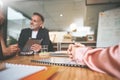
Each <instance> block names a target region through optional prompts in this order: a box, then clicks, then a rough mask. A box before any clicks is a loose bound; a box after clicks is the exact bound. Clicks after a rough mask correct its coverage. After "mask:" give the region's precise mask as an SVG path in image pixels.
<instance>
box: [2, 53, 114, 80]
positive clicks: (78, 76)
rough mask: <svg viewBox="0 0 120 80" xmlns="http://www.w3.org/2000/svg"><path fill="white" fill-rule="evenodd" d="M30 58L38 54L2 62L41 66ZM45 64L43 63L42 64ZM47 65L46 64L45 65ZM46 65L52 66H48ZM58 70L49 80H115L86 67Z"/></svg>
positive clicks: (37, 56)
mask: <svg viewBox="0 0 120 80" xmlns="http://www.w3.org/2000/svg"><path fill="white" fill-rule="evenodd" d="M31 59H40V57H39V55H34V56H15V57H13V58H11V59H8V60H5V61H3V62H7V63H14V64H25V65H36V66H41V65H43V64H39V63H33V62H31ZM44 66H45V65H44ZM46 66H47V65H46ZM48 67H53V66H52V65H51V66H48ZM58 68H59V69H58V71H57V72H56V73H55V74H54V75H52V76H51V77H50V78H49V80H116V79H115V78H114V77H111V76H110V75H108V74H103V73H98V72H95V71H92V70H90V69H88V68H80V67H65V66H58Z"/></svg>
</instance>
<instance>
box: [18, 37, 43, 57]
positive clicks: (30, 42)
mask: <svg viewBox="0 0 120 80" xmlns="http://www.w3.org/2000/svg"><path fill="white" fill-rule="evenodd" d="M41 42H42V39H41V40H39V39H29V40H28V41H27V43H26V44H25V46H24V47H23V49H22V51H21V52H20V55H27V56H29V55H33V54H34V51H32V50H30V47H31V46H32V45H33V44H41Z"/></svg>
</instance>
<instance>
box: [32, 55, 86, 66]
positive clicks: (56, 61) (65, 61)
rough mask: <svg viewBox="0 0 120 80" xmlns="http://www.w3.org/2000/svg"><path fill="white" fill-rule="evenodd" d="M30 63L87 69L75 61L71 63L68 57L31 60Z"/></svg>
mask: <svg viewBox="0 0 120 80" xmlns="http://www.w3.org/2000/svg"><path fill="white" fill-rule="evenodd" d="M31 62H35V63H41V64H47V65H57V66H71V67H87V66H85V65H83V64H77V63H76V62H75V61H72V60H71V59H70V58H68V57H51V58H47V59H40V60H36V59H32V60H31Z"/></svg>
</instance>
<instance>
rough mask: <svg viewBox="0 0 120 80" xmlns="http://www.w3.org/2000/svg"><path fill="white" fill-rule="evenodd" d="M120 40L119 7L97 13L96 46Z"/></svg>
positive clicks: (110, 44)
mask: <svg viewBox="0 0 120 80" xmlns="http://www.w3.org/2000/svg"><path fill="white" fill-rule="evenodd" d="M119 42H120V8H116V9H112V10H108V11H105V12H100V13H99V22H98V33H97V47H108V46H113V45H116V44H118V43H119Z"/></svg>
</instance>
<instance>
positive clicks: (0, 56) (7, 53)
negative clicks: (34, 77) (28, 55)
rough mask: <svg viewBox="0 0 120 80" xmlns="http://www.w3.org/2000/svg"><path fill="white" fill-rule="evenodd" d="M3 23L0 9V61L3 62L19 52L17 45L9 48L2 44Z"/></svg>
mask: <svg viewBox="0 0 120 80" xmlns="http://www.w3.org/2000/svg"><path fill="white" fill-rule="evenodd" d="M3 22H4V16H3V13H2V11H1V9H0V60H5V59H8V58H11V57H13V56H15V55H16V53H17V52H18V51H19V48H18V45H17V44H13V45H10V46H8V47H7V46H6V44H5V42H4V36H3V35H2V34H3V33H2V24H3Z"/></svg>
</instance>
